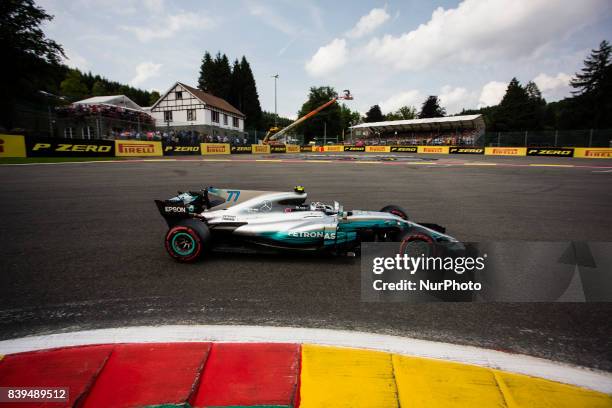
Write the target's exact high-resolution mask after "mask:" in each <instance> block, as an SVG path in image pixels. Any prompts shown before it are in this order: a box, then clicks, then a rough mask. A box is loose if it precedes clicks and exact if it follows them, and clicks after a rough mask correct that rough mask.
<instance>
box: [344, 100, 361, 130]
mask: <svg viewBox="0 0 612 408" xmlns="http://www.w3.org/2000/svg"><path fill="white" fill-rule="evenodd" d="M360 122H361V114H359V112H357V111H352V110H351V109H350V108H349V107H348V106H346V105H345V104H341V105H340V128H341V129H342V131H344V132H345V133H346V132H348V131H349V128H350V127H351V126H354V125H357V124H358V123H360Z"/></svg>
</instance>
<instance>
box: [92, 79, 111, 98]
mask: <svg viewBox="0 0 612 408" xmlns="http://www.w3.org/2000/svg"><path fill="white" fill-rule="evenodd" d="M91 94H92V95H93V96H104V95H108V89H106V85H104V83H103V82H102V81H96V82H94V84H93V86H92V87H91Z"/></svg>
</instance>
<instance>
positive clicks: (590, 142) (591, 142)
mask: <svg viewBox="0 0 612 408" xmlns="http://www.w3.org/2000/svg"><path fill="white" fill-rule="evenodd" d="M592 144H593V129H591V131H590V132H589V147H591V145H592Z"/></svg>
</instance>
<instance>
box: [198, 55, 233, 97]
mask: <svg viewBox="0 0 612 408" xmlns="http://www.w3.org/2000/svg"><path fill="white" fill-rule="evenodd" d="M231 76H232V69H231V68H230V65H229V59H228V58H227V55H225V54H223V55H221V52H217V55H216V56H215V58H214V59H211V57H210V54H209V53H208V52H206V53H205V54H204V58H203V60H202V65H201V66H200V78H199V80H198V86H199V87H200V89H202V90H204V91H206V92H208V93H211V94H213V95H215V96H218V97H219V98H223V99H225V100H228V99H229V96H230V83H231Z"/></svg>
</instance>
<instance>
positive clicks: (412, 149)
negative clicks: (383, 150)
mask: <svg viewBox="0 0 612 408" xmlns="http://www.w3.org/2000/svg"><path fill="white" fill-rule="evenodd" d="M417 150H418V149H417V147H416V146H391V152H393V153H416V152H417Z"/></svg>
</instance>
